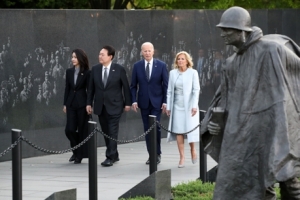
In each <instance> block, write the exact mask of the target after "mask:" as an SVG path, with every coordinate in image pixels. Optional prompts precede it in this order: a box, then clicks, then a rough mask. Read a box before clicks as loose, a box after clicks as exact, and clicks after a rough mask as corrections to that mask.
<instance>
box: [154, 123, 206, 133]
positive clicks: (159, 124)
mask: <svg viewBox="0 0 300 200" xmlns="http://www.w3.org/2000/svg"><path fill="white" fill-rule="evenodd" d="M156 123H157V124H158V126H160V127H161V128H162V129H163V130H165V131H167V132H169V133H172V134H176V135H187V134H189V133H191V132H193V131H194V130H196V129H197V128H198V127H199V126H200V125H201V123H199V124H198V125H197V126H196V127H195V128H193V129H192V130H190V131H188V132H186V133H175V132H172V131H170V130H168V129H167V128H166V127H164V126H163V125H162V124H161V123H160V122H159V121H156Z"/></svg>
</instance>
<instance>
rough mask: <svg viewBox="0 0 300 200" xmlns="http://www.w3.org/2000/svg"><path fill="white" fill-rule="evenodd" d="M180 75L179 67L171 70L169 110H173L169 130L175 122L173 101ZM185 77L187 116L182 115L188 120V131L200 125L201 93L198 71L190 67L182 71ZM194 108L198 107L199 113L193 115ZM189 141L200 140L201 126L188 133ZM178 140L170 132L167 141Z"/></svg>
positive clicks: (184, 91)
mask: <svg viewBox="0 0 300 200" xmlns="http://www.w3.org/2000/svg"><path fill="white" fill-rule="evenodd" d="M178 76H179V71H178V69H173V70H171V71H170V75H169V84H168V89H167V110H170V111H171V115H170V120H169V127H168V130H171V127H172V123H180V121H179V122H173V121H172V118H173V112H172V109H173V102H174V90H175V88H174V87H175V81H176V80H177V78H178ZM182 79H183V94H184V106H185V116H182V120H186V127H185V130H186V131H185V132H188V131H190V130H192V129H193V128H195V127H196V126H197V125H199V123H200V121H199V108H198V101H199V94H200V84H199V76H198V72H197V71H196V70H194V69H192V68H188V69H187V70H186V71H185V72H184V73H182ZM192 108H197V113H196V115H194V116H193V117H192ZM187 139H188V143H191V142H199V127H198V128H197V129H196V130H194V131H193V132H191V133H189V134H188V135H187ZM173 140H176V136H175V135H174V134H170V133H169V132H168V136H167V142H170V141H173Z"/></svg>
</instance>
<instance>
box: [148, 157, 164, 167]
mask: <svg viewBox="0 0 300 200" xmlns="http://www.w3.org/2000/svg"><path fill="white" fill-rule="evenodd" d="M156 160H157V164H159V163H160V161H161V156H160V155H157V158H156ZM149 164H150V158H148V160H147V161H146V165H149Z"/></svg>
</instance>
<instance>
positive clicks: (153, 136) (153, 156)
mask: <svg viewBox="0 0 300 200" xmlns="http://www.w3.org/2000/svg"><path fill="white" fill-rule="evenodd" d="M154 123H156V116H154V115H149V127H150V126H152V125H153V124H154ZM156 131H157V125H155V126H154V127H153V129H152V130H151V131H150V133H149V134H150V152H149V154H150V155H149V156H150V164H149V174H150V175H151V174H152V173H153V172H156V171H157V133H156Z"/></svg>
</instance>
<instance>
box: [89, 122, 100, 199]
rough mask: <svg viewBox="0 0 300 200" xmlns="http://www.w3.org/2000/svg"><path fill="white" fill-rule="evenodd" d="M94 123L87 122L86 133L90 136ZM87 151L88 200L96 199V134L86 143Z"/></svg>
mask: <svg viewBox="0 0 300 200" xmlns="http://www.w3.org/2000/svg"><path fill="white" fill-rule="evenodd" d="M96 124H97V123H96V122H94V121H89V124H88V132H89V134H91V133H92V132H93V131H94V129H95V127H96ZM88 149H89V200H97V199H98V173H97V133H94V135H93V136H92V137H91V138H90V139H89V141H88Z"/></svg>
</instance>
